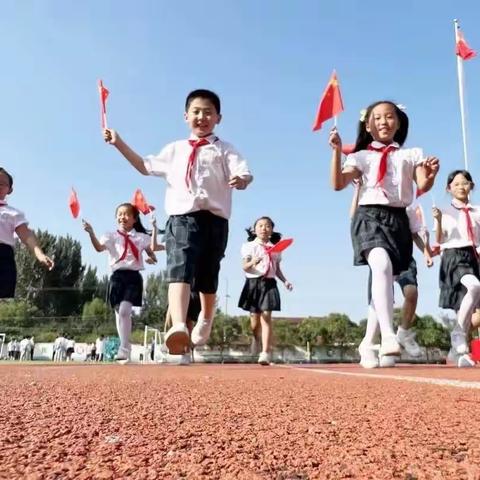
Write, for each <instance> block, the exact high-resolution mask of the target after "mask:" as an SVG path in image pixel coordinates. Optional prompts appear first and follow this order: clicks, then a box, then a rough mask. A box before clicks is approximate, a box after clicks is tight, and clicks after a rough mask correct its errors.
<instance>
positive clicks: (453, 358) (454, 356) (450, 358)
mask: <svg viewBox="0 0 480 480" xmlns="http://www.w3.org/2000/svg"><path fill="white" fill-rule="evenodd" d="M459 358H460V355H459V354H458V353H457V352H456V351H455V349H454V348H453V347H452V348H450V350H449V351H448V355H447V358H446V363H447V365H457V364H458V360H459Z"/></svg>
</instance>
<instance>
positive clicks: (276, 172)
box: [0, 0, 480, 321]
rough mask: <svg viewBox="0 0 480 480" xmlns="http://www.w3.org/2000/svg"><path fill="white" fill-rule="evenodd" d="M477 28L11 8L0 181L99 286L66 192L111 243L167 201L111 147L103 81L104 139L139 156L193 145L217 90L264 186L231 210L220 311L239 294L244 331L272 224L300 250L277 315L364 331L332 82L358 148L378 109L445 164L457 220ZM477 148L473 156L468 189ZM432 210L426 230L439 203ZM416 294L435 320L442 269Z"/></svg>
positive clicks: (216, 0)
mask: <svg viewBox="0 0 480 480" xmlns="http://www.w3.org/2000/svg"><path fill="white" fill-rule="evenodd" d="M479 12H480V6H479V5H478V4H477V2H474V1H473V0H469V1H463V2H447V1H441V2H439V1H432V0H429V1H423V2H417V1H413V0H410V1H409V0H406V1H402V2H384V1H382V2H380V1H376V0H373V1H369V2H365V1H353V0H350V1H343V2H333V1H328V2H327V1H319V0H302V1H296V2H295V1H283V2H280V1H278V0H263V1H261V2H259V1H258V0H243V1H241V2H240V1H238V2H225V1H224V0H211V1H210V2H208V4H200V3H198V2H193V1H190V0H185V1H177V2H166V1H163V2H159V1H154V0H151V1H143V0H138V1H135V2H130V1H125V0H115V1H113V0H107V1H102V2H98V1H93V0H86V1H84V2H74V1H63V0H55V1H54V0H52V1H41V0H37V1H22V2H18V1H17V0H3V1H2V2H1V3H0V31H1V32H2V37H3V38H2V41H1V42H0V58H1V59H2V75H1V76H0V91H1V92H2V95H1V98H2V115H0V131H1V135H0V165H2V166H4V167H5V168H7V169H8V170H9V171H11V173H12V174H13V176H14V179H15V191H14V193H13V194H12V195H11V197H10V199H9V202H10V203H11V204H12V205H14V206H16V207H17V208H20V209H21V210H23V211H25V212H26V214H27V217H28V218H29V220H30V222H31V225H32V227H34V228H42V229H47V230H49V231H50V232H52V233H54V234H58V235H66V234H70V235H71V236H72V237H74V238H75V239H78V240H79V241H80V242H81V244H82V253H83V258H84V261H85V262H86V263H89V264H92V265H96V266H98V268H99V271H100V273H105V272H106V268H107V261H106V256H105V255H102V254H97V253H95V252H94V251H93V248H92V247H91V246H90V244H89V242H88V241H87V240H88V239H87V235H86V234H85V232H83V230H82V228H81V225H80V222H79V221H75V220H73V219H72V217H71V216H70V213H69V211H68V208H67V199H68V195H69V190H70V188H71V186H74V187H75V188H76V190H77V191H78V195H79V198H80V201H81V205H82V216H84V217H85V218H86V219H88V220H89V221H90V222H91V223H92V225H93V226H94V228H95V229H96V231H97V233H99V234H100V233H103V232H104V231H107V230H111V229H113V228H115V222H114V211H115V207H116V205H118V204H119V203H121V202H124V201H128V200H130V199H131V197H132V194H133V192H134V190H135V189H136V188H142V189H143V191H144V193H145V195H146V197H147V199H148V200H149V201H150V202H151V203H153V204H154V205H157V207H158V209H159V215H158V220H159V224H161V223H163V222H164V221H165V220H166V218H165V214H164V213H163V197H164V192H165V185H164V183H163V181H162V180H160V179H158V178H155V177H142V176H141V175H139V174H137V173H136V171H134V170H133V169H132V168H131V167H130V166H129V165H128V164H127V162H126V161H125V160H124V159H123V158H122V157H121V156H120V155H119V154H118V153H117V152H116V151H115V149H114V148H112V147H109V146H107V145H105V144H104V143H103V141H102V138H101V135H100V127H99V105H98V96H97V89H96V82H97V80H98V79H99V78H102V79H103V80H104V83H105V85H106V86H107V87H108V88H109V90H110V92H111V95H110V98H109V103H108V117H109V124H110V126H111V127H113V128H116V129H117V130H118V131H119V133H120V134H121V135H122V137H123V138H124V139H125V140H126V141H127V142H128V143H129V144H130V145H131V146H132V147H133V148H134V149H136V150H137V151H138V152H139V153H141V154H148V153H155V152H158V151H159V150H160V148H161V147H162V146H163V145H164V144H166V143H168V142H170V141H172V140H176V139H180V138H184V137H185V136H186V135H188V131H187V128H186V125H185V123H184V121H183V104H184V98H185V95H186V94H187V93H188V92H189V91H190V90H193V89H195V88H210V89H213V90H215V91H216V92H218V94H219V95H220V96H221V98H222V110H223V112H222V113H223V121H222V124H221V125H220V127H219V128H218V130H217V134H218V135H219V136H221V137H222V138H224V139H225V140H228V141H230V142H232V143H233V144H234V145H235V146H236V147H237V148H238V150H239V151H240V152H242V153H243V155H244V156H245V157H246V158H247V159H248V161H249V165H250V167H251V170H252V172H253V173H254V175H255V181H254V183H253V184H252V185H251V187H250V188H249V189H248V190H247V191H245V192H235V193H234V210H233V215H232V219H231V234H230V242H229V247H228V250H227V255H226V258H225V260H224V262H223V265H222V271H221V274H220V289H219V295H220V297H221V298H220V305H221V306H222V307H224V306H225V291H226V284H227V282H228V293H229V294H230V296H231V297H230V298H229V307H228V311H229V313H231V314H239V313H241V311H240V310H239V309H237V308H236V307H235V305H236V302H237V301H238V296H239V294H240V290H241V287H242V284H243V281H244V279H243V274H242V271H241V268H240V255H239V251H240V246H241V244H242V242H244V241H245V236H244V232H243V229H244V228H245V227H246V226H248V225H250V224H251V223H252V222H253V221H254V220H255V219H256V218H257V217H258V216H261V215H265V214H266V215H269V216H271V217H272V218H273V219H274V221H275V222H276V224H277V228H278V230H279V231H280V232H282V233H283V234H284V236H287V237H293V238H294V239H295V243H294V245H293V246H292V247H291V248H290V249H289V250H288V251H287V252H286V253H285V255H284V262H283V270H284V272H285V274H286V276H287V278H288V279H289V280H290V281H291V282H292V283H293V284H294V287H295V289H294V291H293V292H291V293H290V292H287V291H286V290H285V289H283V288H282V287H280V288H281V295H282V301H283V311H282V315H291V316H301V315H312V316H313V315H323V314H327V313H329V312H344V313H347V314H348V315H349V316H350V317H351V318H352V319H353V320H355V321H358V320H360V319H361V318H364V317H365V311H366V301H365V299H366V280H367V274H368V272H367V269H366V268H363V267H353V266H352V249H351V244H350V235H349V219H348V208H349V204H350V199H351V194H352V192H351V190H350V189H347V190H345V191H343V192H333V191H332V190H331V188H330V186H329V182H328V177H329V161H330V150H329V147H328V144H327V132H328V129H329V128H330V124H326V125H325V127H324V128H322V130H321V131H320V132H319V133H315V134H314V133H312V132H311V124H312V122H313V118H314V115H315V110H316V108H317V105H318V100H319V98H320V96H321V94H322V92H323V90H324V88H325V85H326V83H327V81H328V79H329V77H330V74H331V71H332V69H333V68H336V70H337V72H338V77H339V81H340V85H341V90H342V94H343V99H344V105H345V109H346V110H345V112H344V113H343V114H342V115H341V116H340V117H339V130H340V133H341V134H342V136H343V138H344V141H345V142H346V143H351V142H353V141H354V137H355V130H356V125H357V120H358V116H359V111H360V110H361V109H362V108H364V107H365V106H367V105H368V104H369V103H371V102H372V101H375V100H378V99H382V98H388V99H393V100H395V101H397V102H399V103H403V104H404V105H406V106H407V113H408V115H409V118H410V125H411V127H410V133H409V138H408V140H407V144H406V145H408V146H420V147H423V148H424V150H425V152H426V153H428V154H435V155H437V156H438V157H439V158H440V160H441V172H440V174H439V177H438V180H437V184H436V186H435V188H434V195H435V198H436V202H437V203H438V204H442V203H446V202H448V198H447V196H446V194H445V193H444V183H445V179H446V176H447V174H448V172H449V171H450V170H452V169H454V168H458V167H461V166H462V165H463V160H462V142H461V130H460V114H459V107H458V89H457V79H456V60H455V55H454V39H453V35H454V34H453V19H454V18H458V19H459V20H460V25H461V27H462V29H463V31H464V34H465V36H466V39H467V40H468V42H469V44H470V46H472V47H473V48H477V49H478V50H480V34H479V33H478V19H479ZM465 72H466V91H467V109H468V114H469V119H468V127H469V131H470V132H473V133H474V132H476V131H478V128H479V121H480V117H479V113H478V112H479V107H480V98H479V95H478V94H477V90H476V89H475V88H474V86H475V85H476V84H478V79H479V78H480V58H479V59H473V60H471V61H469V62H468V63H466V64H465ZM472 137H473V135H471V137H470V139H471V140H472ZM479 148H480V146H479V145H477V144H476V143H475V142H474V141H470V142H469V151H470V159H471V160H470V161H471V171H472V173H473V176H474V178H475V177H478V175H479V174H480V172H479V169H478V162H479ZM474 201H475V198H474ZM422 203H423V206H424V209H425V210H426V211H427V217H428V219H429V221H430V222H431V215H430V209H431V197H430V196H428V195H427V196H425V198H424V199H423V200H422ZM417 258H420V257H418V256H417ZM164 262H165V258H164V256H163V257H162V255H160V264H159V266H157V267H148V269H147V272H149V271H155V269H158V268H162V267H163V266H164ZM436 263H437V264H438V261H437V262H436ZM419 283H420V301H419V308H418V312H419V313H420V314H424V313H432V314H437V313H438V311H439V310H438V308H437V300H438V265H435V266H434V267H433V268H432V269H431V270H429V271H427V270H426V268H423V267H421V268H420V269H419ZM396 297H397V301H398V302H400V296H399V294H398V292H397V295H396Z"/></svg>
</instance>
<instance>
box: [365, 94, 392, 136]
mask: <svg viewBox="0 0 480 480" xmlns="http://www.w3.org/2000/svg"><path fill="white" fill-rule="evenodd" d="M399 127H400V122H399V120H398V116H397V112H396V111H395V107H394V106H393V105H392V104H390V103H379V104H378V105H377V106H375V107H374V108H373V109H372V111H371V112H370V117H369V118H368V120H367V124H366V125H365V128H366V130H367V132H369V133H370V134H371V135H372V137H373V139H374V140H376V141H377V142H381V143H383V144H386V145H388V144H390V143H392V142H393V137H394V136H395V134H396V133H397V131H398V129H399Z"/></svg>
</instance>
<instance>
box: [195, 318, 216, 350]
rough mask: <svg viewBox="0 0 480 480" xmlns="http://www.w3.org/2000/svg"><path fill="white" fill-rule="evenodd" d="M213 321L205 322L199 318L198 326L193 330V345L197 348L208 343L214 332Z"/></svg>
mask: <svg viewBox="0 0 480 480" xmlns="http://www.w3.org/2000/svg"><path fill="white" fill-rule="evenodd" d="M212 325H213V320H205V319H204V318H199V319H198V321H197V324H196V325H195V326H194V327H193V330H192V343H193V344H194V345H195V346H196V347H201V346H202V345H205V344H206V343H207V342H208V339H209V338H210V332H211V331H212Z"/></svg>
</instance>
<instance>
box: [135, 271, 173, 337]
mask: <svg viewBox="0 0 480 480" xmlns="http://www.w3.org/2000/svg"><path fill="white" fill-rule="evenodd" d="M165 275H166V272H158V273H156V274H155V273H152V274H150V275H149V276H148V277H147V281H146V285H145V296H144V300H143V306H142V310H141V312H140V315H139V319H138V320H139V322H140V323H141V324H143V326H145V325H150V326H152V327H155V328H160V329H161V328H163V325H164V323H165V316H166V314H167V309H168V284H167V282H166V281H165Z"/></svg>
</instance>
